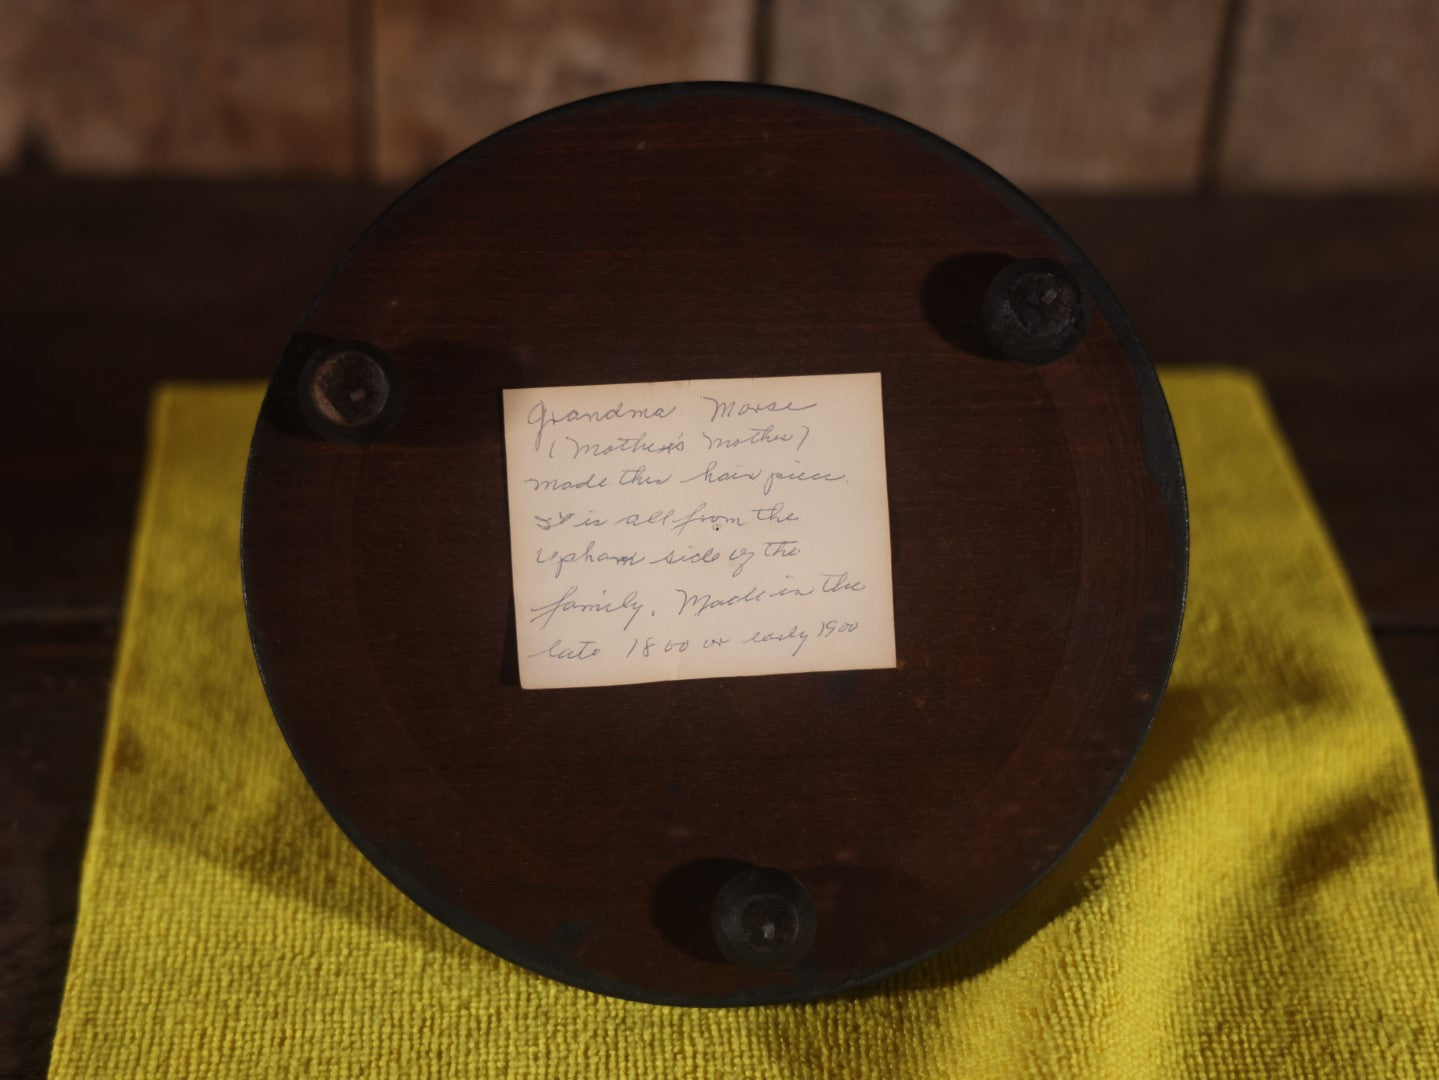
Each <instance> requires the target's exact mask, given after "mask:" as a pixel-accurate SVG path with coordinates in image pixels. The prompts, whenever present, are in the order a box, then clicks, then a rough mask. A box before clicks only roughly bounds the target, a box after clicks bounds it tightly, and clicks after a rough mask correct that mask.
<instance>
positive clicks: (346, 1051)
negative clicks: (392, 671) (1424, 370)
mask: <svg viewBox="0 0 1439 1080" xmlns="http://www.w3.org/2000/svg"><path fill="white" fill-rule="evenodd" d="M1164 383H1165V389H1166V391H1167V393H1168V394H1169V399H1170V402H1171V405H1172V407H1173V410H1174V415H1175V420H1176V422H1177V425H1178V428H1179V436H1180V444H1181V446H1182V447H1183V452H1184V460H1185V466H1186V470H1187V472H1188V477H1189V493H1190V500H1191V509H1192V518H1193V533H1194V540H1193V545H1194V550H1193V567H1192V577H1191V589H1190V605H1189V612H1188V618H1187V620H1186V625H1185V628H1184V638H1183V644H1182V647H1181V649H1180V656H1179V663H1178V666H1177V668H1176V669H1175V672H1174V678H1173V681H1172V683H1171V685H1170V688H1169V693H1168V696H1167V697H1166V698H1165V701H1164V706H1163V709H1162V711H1161V713H1160V716H1159V719H1158V721H1157V722H1156V724H1155V727H1154V730H1153V733H1152V734H1151V735H1150V738H1149V741H1148V743H1147V744H1146V746H1145V748H1144V750H1143V752H1142V753H1141V754H1140V757H1139V760H1138V762H1137V763H1136V765H1135V767H1134V769H1133V771H1132V772H1131V774H1130V776H1129V777H1128V779H1127V780H1126V781H1125V782H1124V784H1123V785H1122V787H1121V789H1120V792H1119V794H1118V795H1117V797H1116V798H1115V800H1114V801H1113V802H1112V803H1111V805H1110V806H1109V808H1108V809H1107V810H1106V811H1105V812H1104V814H1103V815H1102V816H1101V817H1100V819H1099V820H1098V822H1097V823H1096V824H1095V826H1094V827H1093V829H1092V830H1091V831H1090V832H1089V833H1088V835H1087V836H1086V838H1085V839H1084V840H1083V841H1082V842H1081V843H1080V845H1079V846H1078V848H1076V850H1075V851H1074V852H1073V853H1072V854H1071V855H1070V856H1069V858H1068V859H1066V860H1065V862H1064V863H1063V865H1062V866H1061V867H1060V869H1059V870H1057V871H1056V872H1055V873H1054V874H1052V875H1051V876H1050V877H1049V878H1048V879H1047V880H1046V881H1045V882H1044V883H1043V884H1042V885H1041V886H1040V887H1039V888H1038V889H1037V890H1036V891H1035V892H1033V893H1032V894H1030V895H1029V896H1028V897H1027V898H1026V899H1025V900H1024V901H1023V902H1022V903H1021V904H1020V905H1019V906H1018V907H1017V908H1016V909H1015V910H1013V911H1011V912H1010V913H1008V914H1007V915H1006V916H1004V917H1003V918H1001V919H1000V920H999V921H998V922H997V923H996V924H995V925H993V926H991V927H990V928H989V929H988V930H987V931H985V932H983V933H981V934H980V935H978V936H977V937H976V938H974V939H972V940H970V941H968V942H966V943H964V944H962V945H960V946H958V947H956V948H954V949H951V950H950V951H948V952H947V953H944V954H942V955H940V956H938V957H936V958H934V959H933V960H931V961H929V962H927V963H924V964H922V965H920V966H919V967H917V968H914V969H911V970H910V971H909V972H907V973H904V974H902V975H900V976H898V977H895V978H891V979H889V980H887V981H885V982H883V983H881V984H879V985H877V986H875V987H873V988H871V989H870V990H868V991H867V992H864V993H861V994H858V995H855V996H852V997H848V998H842V999H837V1000H830V1001H824V1002H819V1003H815V1004H808V1005H797V1006H776V1007H769V1008H758V1009H739V1010H699V1009H673V1008H660V1007H655V1006H648V1005H637V1004H633V1003H630V1002H624V1001H614V1000H609V999H607V998H602V997H598V996H595V995H592V994H589V993H585V992H583V991H579V990H574V989H571V988H569V987H566V986H561V985H559V984H557V983H553V982H549V981H547V980H545V979H542V978H540V977H539V976H536V975H532V974H530V973H529V972H527V971H524V970H522V969H520V968H517V967H513V966H511V965H510V964H508V963H506V962H504V961H502V960H499V959H496V958H495V957H493V956H491V955H489V954H488V953H485V952H483V951H482V950H480V949H479V948H477V947H476V946H474V945H471V944H470V943H469V942H467V941H464V940H463V939H461V938H459V937H458V936H456V935H455V934H452V933H451V932H450V931H448V930H446V929H444V928H443V927H441V926H440V925H439V924H438V923H436V922H434V921H433V920H432V919H430V918H429V917H428V916H427V915H425V914H424V913H423V912H422V911H420V910H419V909H418V908H416V907H415V906H413V905H412V904H411V903H410V902H409V901H408V900H406V899H405V898H404V897H403V896H402V895H401V894H400V893H398V892H397V891H396V890H395V889H393V888H392V887H391V886H390V885H389V884H388V883H387V882H386V881H385V880H384V879H382V878H381V877H380V875H379V874H378V873H377V872H376V871H375V870H373V869H372V868H371V867H370V866H369V865H368V864H367V863H366V862H365V861H364V859H362V858H361V857H360V856H359V854H357V853H356V852H355V851H354V850H353V849H352V848H351V847H350V846H349V844H348V843H347V842H346V841H345V839H344V838H343V837H342V836H341V834H340V832H339V830H338V829H337V828H336V827H335V826H334V825H333V824H332V823H331V821H330V820H329V818H328V817H327V816H326V815H325V813H324V811H323V810H322V809H321V808H320V806H319V804H318V803H317V802H316V800H315V798H314V797H313V796H312V795H311V793H310V791H309V789H308V787H306V785H305V783H304V781H303V780H302V779H301V776H300V773H299V772H298V770H297V769H296V767H295V766H294V764H293V763H292V762H291V759H290V756H289V754H288V753H287V752H286V748H285V744H284V742H283V741H282V739H281V737H280V733H279V731H278V729H277V728H276V726H275V723H274V720H273V719H272V718H271V715H270V712H269V709H268V708H267V706H266V703H265V698H264V696H263V694H262V692H261V690H260V684H259V680H258V678H257V677H256V673H255V666H254V661H253V660H252V658H251V653H250V646H249V642H248V640H247V637H246V632H245V620H244V614H243V612H242V609H241V602H240V591H239V580H238V573H237V569H236V550H237V528H238V521H237V516H238V508H239V498H240V486H241V476H242V471H243V468H244V463H245V453H246V447H247V444H248V441H249V437H250V430H251V425H252V423H253V420H254V417H255V413H256V410H257V408H258V406H259V401H260V394H259V390H258V389H257V388H256V387H254V386H252V385H248V384H247V385H244V386H230V387H213V386H212V387H196V386H176V387H170V388H166V389H163V390H162V391H161V392H160V393H159V395H158V397H157V399H156V403H155V409H154V415H153V424H152V439H151V451H150V462H149V470H148V477H147V481H146V485H145V494H144V498H143V503H142V507H141V513H140V522H139V533H138V541H137V544H136V549H135V553H134V562H133V567H132V572H131V582H130V592H129V599H128V604H127V608H126V621H125V631H124V635H123V643H122V646H121V651H120V660H119V665H118V672H117V675H116V681H115V690H114V699H113V703H112V707H111V715H110V727H109V732H108V736H107V742H106V746H105V752H104V763H103V767H102V775H101V782H100V789H99V795H98V799H97V804H96V810H95V819H94V824H93V828H92V831H91V835H90V841H89V850H88V854H87V856H86V860H85V869H84V880H83V884H82V888H81V903H80V919H79V926H78V928H77V931H76V936H75V945H74V952H73V956H72V958H71V963H70V975H69V983H68V986H67V987H66V992H65V1001H64V1007H63V1011H62V1014H61V1017H60V1025H59V1031H58V1034H57V1035H56V1041H55V1051H54V1058H53V1062H52V1067H51V1075H52V1076H53V1077H79V1076H87V1077H89V1076H93V1077H153V1078H164V1080H176V1078H189V1077H198V1078H217V1077H229V1076H234V1077H244V1078H246V1080H254V1078H258V1077H280V1076H297V1077H324V1076H346V1077H350V1076H380V1077H395V1078H397V1080H398V1078H403V1080H412V1078H417V1077H428V1076H446V1077H449V1076H454V1077H471V1076H473V1077H489V1076H522V1077H529V1076H565V1077H585V1078H592V1077H609V1076H619V1077H644V1078H648V1077H662V1076H671V1075H674V1076H695V1077H760V1076H777V1077H844V1078H862V1077H873V1078H884V1080H891V1078H896V1077H914V1076H918V1077H925V1076H965V1077H969V1076H977V1077H985V1076H993V1077H1006V1078H1008V1077H1024V1076H1053V1077H1065V1078H1069V1077H1090V1076H1092V1077H1130V1076H1137V1077H1143V1076H1153V1077H1164V1078H1166V1080H1167V1078H1171V1077H1176V1076H1205V1077H1208V1076H1221V1075H1242V1076H1260V1077H1288V1076H1356V1077H1357V1076H1363V1077H1383V1078H1394V1077H1405V1076H1420V1075H1426V1076H1431V1077H1432V1076H1439V890H1436V887H1435V879H1434V854H1433V850H1432V848H1431V845H1430V840H1429V834H1428V829H1427V824H1426V820H1425V807H1424V802H1423V796H1422V794H1421V789H1420V785H1419V777H1418V772H1417V768H1416V765H1415V758H1414V754H1413V751H1412V749H1411V747H1410V745H1409V742H1408V738H1407V735H1406V732H1405V729H1404V726H1403V723H1402V721H1401V719H1400V717H1399V714H1398V712H1397V711H1396V708H1395V704H1394V700H1393V698H1392V697H1391V695H1390V692H1389V690H1388V688H1387V686H1386V683H1385V679H1384V676H1383V674H1382V672H1381V669H1380V667H1379V665H1378V663H1377V661H1376V659H1375V654H1374V650H1373V647H1372V645H1371V643H1370V641H1369V639H1368V637H1367V635H1366V633H1365V630H1364V626H1363V623H1362V621H1361V619H1360V615H1359V613H1358V611H1357V610H1356V607H1355V604H1354V600H1353V598H1352V596H1351V594H1350V591H1349V588H1348V586H1347V585H1346V583H1345V581H1344V578H1343V575H1342V572H1341V570H1340V568H1339V565H1338V562H1337V560H1336V558H1335V555H1334V552H1333V550H1332V548H1331V547H1330V544H1329V541H1328V540H1327V539H1326V537H1325V535H1324V532H1323V528H1322V526H1321V524H1320V522H1319V520H1318V518H1317V516H1316V514H1315V511H1314V509H1313V507H1312V505H1311V504H1310V502H1309V499H1308V497H1307V496H1306V494H1305V492H1304V488H1303V485H1302V482H1301V480H1300V478H1299V476H1298V474H1297V472H1296V470H1295V467H1294V464H1293V462H1292V461H1291V460H1290V458H1289V456H1288V453H1287V451H1286V450H1285V448H1284V446H1283V443H1282V440H1281V439H1280V437H1279V435H1278V434H1277V431H1276V427H1275V424H1274V421H1273V419H1272V418H1271V416H1270V414H1269V412H1268V410H1267V408H1266V406H1265V404H1264V401H1263V397H1262V394H1261V392H1260V390H1259V389H1258V387H1257V385H1256V384H1255V382H1254V381H1253V380H1251V379H1250V378H1249V377H1247V376H1244V375H1241V374H1237V373H1232V372H1223V371H1172V372H1169V373H1167V375H1166V377H1165V380H1164Z"/></svg>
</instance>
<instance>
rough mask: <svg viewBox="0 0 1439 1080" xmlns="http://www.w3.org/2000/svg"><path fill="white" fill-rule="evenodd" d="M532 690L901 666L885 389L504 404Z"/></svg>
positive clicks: (816, 383)
mask: <svg viewBox="0 0 1439 1080" xmlns="http://www.w3.org/2000/svg"><path fill="white" fill-rule="evenodd" d="M504 413H505V450H506V457H507V460H508V482H509V503H510V546H511V555H512V560H513V564H514V586H515V624H516V627H517V633H518V642H517V644H518V651H519V665H520V683H521V685H522V686H524V687H525V688H527V689H533V690H540V689H548V688H556V687H575V686H612V685H617V684H622V683H640V682H656V681H661V680H672V679H706V678H713V677H717V676H731V675H778V674H783V673H786V672H798V671H839V670H847V669H852V668H889V667H894V665H895V649H894V599H893V593H892V587H891V581H890V554H889V495H888V489H887V485H886V480H885V457H884V418H883V411H882V398H881V387H880V377H879V375H878V374H865V375H808V376H796V377H793V378H778V379H710V380H697V381H692V382H659V383H626V384H615V385H610V386H564V387H553V386H552V387H541V388H534V389H524V390H506V391H505V392H504Z"/></svg>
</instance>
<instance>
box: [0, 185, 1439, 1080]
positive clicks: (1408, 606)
mask: <svg viewBox="0 0 1439 1080" xmlns="http://www.w3.org/2000/svg"><path fill="white" fill-rule="evenodd" d="M394 194H395V191H393V190H391V189H388V188H378V187H373V186H359V185H349V184H346V185H337V184H239V183H203V182H198V181H174V182H119V181H116V182H104V181H79V180H56V179H53V178H46V177H17V178H9V179H3V180H0V235H3V236H4V237H5V242H4V243H3V244H0V281H3V282H4V283H5V288H4V289H3V290H0V328H3V330H4V336H3V342H4V346H5V348H6V350H7V354H8V355H7V357H6V361H5V363H4V367H3V370H4V371H5V372H6V373H7V374H8V376H9V378H10V380H11V381H10V383H9V384H8V389H7V393H6V399H5V400H6V404H7V410H6V411H7V414H8V417H9V419H8V421H7V422H6V424H5V425H4V430H3V433H0V740H3V746H4V747H5V749H4V751H3V752H0V1080H3V1078H8V1077H31V1076H43V1075H44V1071H45V1066H46V1061H47V1058H48V1055H49V1047H50V1040H51V1038H52V1035H53V1032H54V1026H55V1018H56V1014H57V1010H58V1008H59V1002H60V995H61V991H62V988H63V983H64V976H65V966H66V961H67V959H68V953H69V944H70V936H71V932H72V929H73V925H74V917H75V907H76V890H77V885H78V881H79V871H80V859H81V853H82V851H83V848H84V841H85V832H86V828H87V825H88V821H89V815H90V809H91V804H92V799H93V793H94V782H95V774H96V767H97V763H98V756H99V748H100V742H101V735H102V731H103V724H104V718H105V707H106V699H107V694H108V689H109V680H110V673H111V668H112V665H113V662H114V652H115V644H116V638H117V633H118V628H119V622H120V616H121V600H122V595H123V590H124V582H125V572H126V562H127V557H128V550H129V541H130V530H131V524H132V521H133V518H134V509H135V498H136V493H137V485H138V481H139V478H140V468H141V455H142V449H143V442H144V429H145V409H146V401H147V397H148V394H149V391H150V388H151V386H152V385H153V384H154V383H155V381H156V380H159V379H172V378H201V379H209V378H246V379H253V378H262V377H267V376H268V375H269V373H270V371H271V369H272V367H273V366H274V364H275V362H276V359H277V357H278V355H279V351H280V348H281V346H282V345H283V344H284V342H285V340H286V337H287V336H288V333H289V330H290V327H291V326H292V325H293V323H294V322H295V321H296V319H297V317H298V315H299V313H300V311H301V309H302V307H303V305H304V304H305V301H306V299H307V298H308V297H309V295H310V293H311V292H312V291H313V290H314V289H315V288H316V286H317V285H318V283H319V281H320V279H321V277H322V275H323V274H324V273H325V271H326V270H327V269H328V268H329V266H330V265H331V264H332V263H333V262H334V261H335V260H336V259H337V258H338V257H339V256H340V254H341V253H343V252H344V250H345V248H346V247H347V246H348V244H349V242H350V241H351V240H352V239H353V238H354V236H355V235H356V234H357V233H358V232H359V230H360V229H361V228H363V227H364V225H365V224H367V223H368V221H369V220H370V219H371V218H372V217H373V216H374V215H375V214H376V213H377V212H379V211H380V210H381V209H383V207H384V206H385V205H386V203H387V202H388V201H389V200H390V198H392V197H393V196H394ZM1040 202H1041V203H1042V204H1043V205H1044V206H1045V207H1046V208H1047V209H1048V210H1049V211H1050V212H1051V213H1052V214H1053V215H1054V216H1055V217H1056V218H1057V219H1058V220H1059V222H1060V223H1061V224H1062V225H1063V226H1064V227H1065V228H1066V229H1067V230H1068V231H1069V232H1070V234H1071V235H1072V236H1073V237H1074V238H1075V239H1076V240H1077V241H1078V243H1079V244H1080V246H1081V247H1082V248H1084V249H1085V250H1086V251H1087V252H1088V253H1089V255H1090V256H1091V257H1092V259H1093V260H1094V262H1095V264H1096V265H1097V266H1098V267H1099V268H1100V270H1101V271H1102V272H1103V273H1104V274H1105V275H1106V276H1107V277H1108V279H1109V281H1110V284H1111V285H1112V286H1113V287H1114V290H1115V292H1116V293H1117V294H1118V296H1119V298H1120V300H1121V302H1123V303H1124V304H1125V305H1126V306H1127V307H1128V309H1129V312H1130V314H1131V315H1132V317H1133V319H1134V323H1135V325H1136V327H1137V329H1138V331H1139V333H1140V336H1141V338H1142V339H1143V340H1144V341H1145V343H1146V344H1147V346H1148V348H1149V350H1150V353H1151V355H1152V356H1153V357H1154V358H1155V359H1156V361H1158V362H1160V363H1161V364H1212V363H1222V364H1229V365H1233V366H1238V367H1245V368H1249V369H1251V370H1253V371H1256V372H1257V373H1259V374H1260V375H1261V376H1262V377H1263V378H1264V380H1265V382H1266V384H1267V386H1268V388H1269V392H1270V394H1271V397H1272V400H1273V402H1274V405H1275V408H1276V409H1277V411H1278V414H1279V417H1280V420H1281V422H1282V423H1283V425H1284V428H1285V431H1286V432H1287V434H1288V436H1289V439H1290V441H1291V443H1292V445H1293V447H1294V450H1295V453H1296V455H1297V457H1298V459H1299V462H1300V465H1301V466H1302V468H1303V470H1304V472H1305V474H1306V476H1307V477H1308V480H1309V483H1310V486H1311V488H1312V490H1313V492H1314V494H1315V496H1316V497H1317V499H1318V502H1319V505H1320V508H1321V509H1322V511H1323V513H1324V515H1325V517H1326V518H1327V520H1328V523H1329V526H1330V529H1331V530H1332V532H1333V535H1334V538H1335V540H1336V542H1337V544H1338V547H1339V550H1340V552H1341V554H1342V556H1343V558H1344V560H1345V562H1346V564H1347V566H1348V569H1349V572H1350V575H1351V577H1352V579H1353V582H1354V585H1355V588H1356V591H1357V593H1358V596H1359V600H1360V603H1361V604H1362V606H1363V608H1364V611H1365V614H1366V616H1367V617H1368V620H1369V623H1370V627H1371V629H1372V630H1373V632H1374V637H1375V641H1376V643H1377V644H1378V647H1379V650H1380V653H1381V654H1382V657H1383V660H1384V663H1385V665H1386V667H1387V669H1388V671H1389V675H1390V678H1391V680H1392V681H1393V684H1394V687H1395V690H1396V691H1397V693H1398V696H1399V699H1400V701H1401V703H1402V705H1403V707H1404V709H1405V712H1406V715H1407V717H1408V719H1409V723H1410V728H1411V731H1412V732H1413V735H1414V739H1415V743H1416V745H1417V747H1418V751H1419V756H1420V761H1421V765H1422V768H1423V770H1424V776H1425V782H1426V786H1427V789H1428V792H1429V797H1430V802H1431V805H1433V803H1434V800H1435V797H1436V793H1439V571H1436V568H1435V555H1436V553H1439V504H1436V499H1435V495H1434V492H1435V490H1436V482H1435V475H1436V472H1439V363H1436V360H1439V315H1436V313H1439V255H1437V254H1436V253H1439V197H1434V196H1414V197H1387V198H1379V197H1367V198H1336V197H1323V198H1321V197H1315V198H1262V197H1222V198H1209V199H1206V198H1188V197H1174V198H1165V197H1119V196H1088V197H1080V196H1063V197H1061V196H1055V197H1047V198H1046V197H1041V198H1040ZM1275 617H1276V618H1283V617H1284V613H1283V612H1276V613H1275ZM142 901H143V898H137V902H142Z"/></svg>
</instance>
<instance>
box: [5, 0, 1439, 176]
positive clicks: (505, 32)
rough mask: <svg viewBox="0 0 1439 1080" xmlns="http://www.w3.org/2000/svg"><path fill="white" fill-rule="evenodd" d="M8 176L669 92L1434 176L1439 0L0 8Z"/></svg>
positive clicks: (1124, 146)
mask: <svg viewBox="0 0 1439 1080" xmlns="http://www.w3.org/2000/svg"><path fill="white" fill-rule="evenodd" d="M4 14H5V22H6V32H5V33H4V34H3V35H0V170H3V169H17V168H30V169H43V168H52V169H55V170H57V171H62V172H70V173H88V174H110V175H115V174H120V175H128V174H138V175H201V176H235V177H257V176H284V177H303V176H316V177H330V178H362V179H370V178H377V177H378V178H380V179H384V180H387V181H405V180H410V179H413V178H414V177H416V176H418V175H420V174H421V173H423V172H424V171H425V170H427V169H428V168H430V167H431V166H433V165H435V164H436V163H438V162H439V161H441V160H443V159H444V158H445V157H447V156H448V155H450V154H451V153H454V152H455V151H457V150H459V149H461V148H463V147H464V146H466V145H467V144H469V143H470V142H472V141H474V140H475V139H477V138H479V137H481V136H483V135H485V134H487V133H488V132H490V131H493V130H495V129H497V128H499V127H502V126H503V125H505V124H507V123H509V122H511V121H513V120H517V119H520V118H521V117H523V116H526V115H529V114H531V113H533V112H536V111H538V110H540V109H543V108H546V107H548V106H550V105H554V104H558V103H560V102H563V101H566V100H569V99H572V98H575V97H581V96H584V95H586V94H591V93H595V92H598V91H602V90H607V89H613V88H616V87H621V86H627V85H636V84H641V83H647V82H659V81H666V80H674V79H754V78H758V79H763V80H766V81H770V82H778V83H783V84H787V85H793V86H804V87H810V88H813V89H817V90H824V91H827V92H830V93H836V94H840V95H842V96H845V97H852V98H855V99H857V100H860V101H864V102H866V103H869V104H872V105H876V106H878V107H880V108H883V109H887V110H889V111H892V112H895V113H897V114H899V115H900V116H903V117H905V118H907V119H911V120H914V121H916V122H918V123H920V124H923V125H925V126H927V127H930V128H932V129H934V130H936V131H938V132H940V133H941V134H944V135H945V136H947V137H949V138H951V139H953V140H954V141H956V142H958V143H959V144H960V145H962V146H964V147H966V148H967V149H969V150H970V151H972V152H973V153H975V154H977V155H978V156H979V157H981V158H982V159H984V160H986V161H988V162H989V163H990V164H992V165H994V166H995V167H996V168H998V169H999V170H1000V171H1001V172H1003V173H1005V174H1006V175H1008V176H1010V177H1011V178H1012V179H1014V180H1016V181H1017V182H1019V183H1020V184H1022V185H1027V186H1032V187H1037V188H1042V189H1046V190H1055V189H1088V190H1130V191H1181V192H1182V191H1193V190H1201V189H1202V190H1215V189H1223V190H1243V191H1253V190H1326V191H1332V190H1344V189H1356V188H1357V189H1366V190H1386V189H1388V190H1392V189H1414V188H1427V189H1432V188H1434V187H1435V186H1436V185H1439V61H1436V59H1435V58H1436V56H1439V2H1435V0H485V2H484V3H476V2H473V0H306V2H305V3H299V4H297V3H294V2H292V0H247V2H246V3H243V4H233V3H226V2H223V0H190V2H188V3H180V2H178V0H28V2H27V0H12V2H11V3H8V4H6V5H5V7H4Z"/></svg>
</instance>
